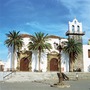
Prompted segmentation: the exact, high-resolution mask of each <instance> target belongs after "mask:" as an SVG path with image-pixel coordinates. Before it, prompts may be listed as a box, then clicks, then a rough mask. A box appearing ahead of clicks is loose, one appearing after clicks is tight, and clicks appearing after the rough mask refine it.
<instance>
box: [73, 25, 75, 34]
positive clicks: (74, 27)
mask: <svg viewBox="0 0 90 90" xmlns="http://www.w3.org/2000/svg"><path fill="white" fill-rule="evenodd" d="M74 28H75V27H74V25H72V32H73V33H74Z"/></svg>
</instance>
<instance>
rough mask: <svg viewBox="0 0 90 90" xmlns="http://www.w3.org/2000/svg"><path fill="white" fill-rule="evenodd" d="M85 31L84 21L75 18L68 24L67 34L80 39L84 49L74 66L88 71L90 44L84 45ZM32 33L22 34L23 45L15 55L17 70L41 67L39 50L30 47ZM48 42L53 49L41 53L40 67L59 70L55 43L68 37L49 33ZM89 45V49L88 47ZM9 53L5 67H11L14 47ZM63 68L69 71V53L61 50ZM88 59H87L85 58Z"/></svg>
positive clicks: (89, 66)
mask: <svg viewBox="0 0 90 90" xmlns="http://www.w3.org/2000/svg"><path fill="white" fill-rule="evenodd" d="M84 34H85V33H84V32H83V31H82V23H80V22H78V20H77V19H74V20H73V21H72V22H69V24H68V31H67V32H66V36H68V38H73V39H75V40H78V41H80V42H81V43H82V49H83V53H82V54H80V55H79V56H78V58H77V60H76V62H75V64H74V68H75V69H77V68H80V69H81V70H82V71H85V72H88V71H89V68H90V60H89V58H88V59H87V58H86V56H85V55H86V53H87V55H89V54H88V52H89V51H90V46H89V45H87V46H85V45H83V41H82V36H83V35H84ZM31 37H32V35H28V34H22V38H23V42H24V44H23V47H22V49H21V50H20V52H19V53H18V52H16V57H15V62H14V63H15V65H14V68H15V69H16V71H30V72H34V71H38V68H39V66H38V65H39V62H38V51H32V50H29V49H28V43H29V41H30V38H31ZM48 42H49V43H50V44H51V46H52V49H51V50H50V51H48V50H46V51H45V52H43V53H42V54H41V61H40V68H41V71H42V72H47V71H58V70H59V64H60V63H59V58H58V53H59V51H58V50H57V49H56V48H55V45H54V43H57V44H60V42H67V38H63V37H59V36H55V35H49V40H48ZM86 47H87V51H86V49H85V48H86ZM8 51H9V54H8V61H7V64H6V65H5V69H6V70H7V69H11V68H12V66H11V63H12V61H11V58H12V48H11V47H10V48H9V50H8ZM17 54H19V58H17ZM60 58H61V70H62V71H63V72H68V71H69V55H68V54H66V53H64V52H63V51H61V57H60ZM85 59H87V60H85Z"/></svg>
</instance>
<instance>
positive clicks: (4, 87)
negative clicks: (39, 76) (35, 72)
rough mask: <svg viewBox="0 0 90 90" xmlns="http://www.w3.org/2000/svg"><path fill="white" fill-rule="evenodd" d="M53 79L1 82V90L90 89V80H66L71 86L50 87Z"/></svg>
mask: <svg viewBox="0 0 90 90" xmlns="http://www.w3.org/2000/svg"><path fill="white" fill-rule="evenodd" d="M54 83H55V82H53V81H50V80H48V81H33V82H0V90H90V80H78V81H64V83H65V84H69V85H70V87H69V88H58V87H50V85H51V84H54Z"/></svg>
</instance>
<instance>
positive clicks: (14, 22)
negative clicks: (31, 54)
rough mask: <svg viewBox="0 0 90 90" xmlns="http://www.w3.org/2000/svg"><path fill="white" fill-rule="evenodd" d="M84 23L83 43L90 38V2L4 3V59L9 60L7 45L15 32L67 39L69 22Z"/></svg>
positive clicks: (0, 25) (0, 12)
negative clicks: (11, 34)
mask: <svg viewBox="0 0 90 90" xmlns="http://www.w3.org/2000/svg"><path fill="white" fill-rule="evenodd" d="M74 18H77V19H78V21H79V22H82V25H83V31H85V35H84V36H83V43H84V44H87V42H88V39H89V38H90V0H0V50H1V51H0V60H3V61H7V55H8V49H7V47H6V46H5V45H4V41H5V40H6V39H7V38H6V35H5V34H6V33H8V32H9V31H12V30H16V31H20V33H26V34H31V35H33V34H34V33H35V32H39V31H41V32H44V33H46V34H47V33H48V34H49V35H52V34H53V35H58V36H61V37H65V38H67V37H66V36H65V33H66V31H67V30H68V22H69V21H72V20H73V19H74Z"/></svg>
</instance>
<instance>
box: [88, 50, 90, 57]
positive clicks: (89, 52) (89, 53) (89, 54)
mask: <svg viewBox="0 0 90 90" xmlns="http://www.w3.org/2000/svg"><path fill="white" fill-rule="evenodd" d="M88 58H90V49H89V50H88Z"/></svg>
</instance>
